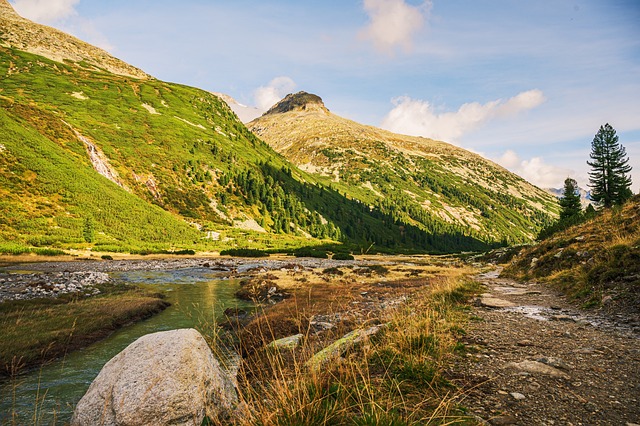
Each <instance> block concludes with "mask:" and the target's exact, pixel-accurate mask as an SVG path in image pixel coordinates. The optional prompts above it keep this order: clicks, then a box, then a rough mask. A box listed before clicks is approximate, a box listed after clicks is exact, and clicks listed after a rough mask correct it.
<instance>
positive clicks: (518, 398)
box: [509, 392, 526, 401]
mask: <svg viewBox="0 0 640 426" xmlns="http://www.w3.org/2000/svg"><path fill="white" fill-rule="evenodd" d="M509 395H511V396H512V397H513V399H515V400H516V401H521V400H523V399H525V398H526V396H524V395H523V394H521V393H519V392H511V393H510V394H509Z"/></svg>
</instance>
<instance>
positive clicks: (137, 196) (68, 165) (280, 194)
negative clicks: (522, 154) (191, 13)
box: [0, 2, 555, 253]
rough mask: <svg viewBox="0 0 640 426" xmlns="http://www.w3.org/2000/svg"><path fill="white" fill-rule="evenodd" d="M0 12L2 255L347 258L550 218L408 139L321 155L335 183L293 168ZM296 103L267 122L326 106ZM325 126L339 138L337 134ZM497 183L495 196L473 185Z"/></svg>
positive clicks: (485, 174)
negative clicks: (340, 250) (32, 250)
mask: <svg viewBox="0 0 640 426" xmlns="http://www.w3.org/2000/svg"><path fill="white" fill-rule="evenodd" d="M0 6H1V7H0V25H2V30H1V31H0V129H1V130H2V131H1V133H0V195H1V198H0V252H14V253H15V252H20V251H24V250H27V249H28V248H29V247H53V248H62V249H70V248H92V249H93V250H96V251H98V250H103V251H135V252H146V251H167V250H169V251H174V250H185V249H188V250H199V251H204V250H220V249H224V248H261V249H279V250H282V249H287V250H288V249H292V248H295V247H301V246H313V245H321V244H333V243H336V242H338V243H347V244H348V247H349V248H351V249H354V250H355V249H358V248H362V249H368V248H370V247H374V250H377V249H383V250H416V251H428V252H455V251H461V250H484V249H487V248H489V247H493V246H496V245H499V244H502V243H507V242H520V241H523V240H524V241H526V240H528V239H530V238H532V236H533V235H535V234H536V233H537V231H538V229H539V228H540V226H542V225H544V224H545V223H546V221H547V220H548V219H549V212H550V211H551V212H553V209H554V208H555V203H551V202H549V198H550V197H548V196H545V195H544V193H543V192H541V191H539V190H537V189H532V188H533V187H531V186H530V185H529V186H527V185H525V184H524V183H523V181H522V180H521V179H520V180H518V179H519V178H517V179H516V178H515V177H514V176H513V175H510V174H509V175H508V178H504V176H507V175H506V173H507V172H506V171H504V170H502V171H498V172H496V170H495V168H491V167H487V166H486V163H487V162H486V160H483V159H481V157H479V156H473V155H472V154H469V153H466V151H464V152H465V153H466V154H464V155H458V154H454V155H449V154H447V153H446V152H439V151H438V150H437V149H434V148H433V146H431V147H430V148H424V147H418V146H417V145H416V144H415V143H414V144H413V145H411V144H410V143H409V142H406V141H402V142H401V144H403V145H402V147H401V149H398V147H397V146H391V145H389V144H387V143H386V142H385V141H384V140H383V139H380V140H378V141H376V142H375V143H374V145H373V146H374V148H373V149H369V148H367V150H366V151H365V152H359V153H356V154H354V153H355V151H354V150H355V149H356V148H357V147H354V146H349V145H345V146H343V147H335V146H333V147H331V146H329V147H326V149H323V150H322V151H321V152H322V156H321V158H324V160H323V161H328V162H330V163H332V164H334V165H337V166H338V167H339V169H336V170H334V171H332V173H334V172H335V173H338V175H337V176H338V178H337V179H334V177H335V175H333V174H332V175H330V176H328V175H326V174H324V173H317V172H316V171H317V170H314V169H313V168H312V167H306V168H305V170H301V169H300V168H298V167H296V165H294V164H299V165H300V164H301V163H300V162H299V161H297V159H296V157H295V156H293V157H291V156H290V155H289V154H290V153H288V152H287V153H285V154H287V157H289V158H291V159H292V161H293V162H291V161H290V160H289V159H286V158H285V157H284V156H282V155H281V154H278V153H277V152H276V151H274V149H273V148H272V147H271V146H270V145H268V144H266V143H265V142H263V141H262V140H261V139H259V138H258V137H257V136H255V135H254V133H252V132H250V131H249V130H248V129H247V128H246V127H245V126H244V125H243V124H242V123H241V122H240V121H239V120H238V118H237V117H236V115H235V114H234V113H233V112H232V110H231V109H230V108H229V107H228V106H227V104H226V103H224V102H223V101H222V100H221V99H220V98H219V97H217V96H215V95H213V94H211V93H209V92H206V91H203V90H200V89H196V88H192V87H187V86H183V85H179V84H173V83H167V82H162V81H159V80H156V79H154V78H152V77H150V76H148V75H147V74H145V73H144V72H143V71H141V70H139V69H137V68H135V67H132V66H130V65H128V64H126V63H124V62H122V61H120V60H118V59H116V58H114V57H112V56H110V55H109V54H108V53H107V52H105V51H103V50H100V49H98V48H95V47H93V46H91V45H89V44H87V43H84V42H82V41H81V40H78V39H75V38H73V37H71V36H69V35H67V34H65V33H62V32H60V31H58V30H55V29H53V28H50V27H46V26H43V25H39V24H36V23H33V22H31V21H28V20H26V19H24V18H21V17H20V16H18V15H17V14H16V13H15V12H14V11H13V9H12V8H11V6H10V5H9V4H8V3H6V2H0ZM29 52H31V53H29ZM42 55H44V56H42ZM295 100H296V99H294V101H295ZM297 100H298V101H300V102H297V103H296V102H292V103H290V104H281V105H280V107H282V108H281V109H282V111H280V110H278V108H277V106H276V108H275V109H274V110H273V111H272V112H273V114H271V115H270V116H271V117H274V116H284V115H286V114H285V113H287V111H288V110H289V109H291V108H297V109H301V108H302V109H305V108H310V109H313V108H316V109H323V108H324V105H323V104H322V100H321V99H320V98H319V97H317V96H312V95H309V96H308V97H307V98H305V99H297ZM311 103H313V105H314V107H313V108H311ZM333 124H335V123H333ZM354 124H355V123H354ZM368 129H374V128H368ZM329 130H331V131H333V132H334V133H333V134H330V135H329V136H328V137H332V138H336V139H340V137H341V136H340V131H342V127H340V126H334V127H333V128H330V129H329ZM288 131H289V132H290V134H287V135H286V136H287V137H289V136H292V135H295V134H296V129H288ZM371 131H373V132H383V131H382V130H379V129H374V130H367V132H371ZM367 132H364V133H363V134H365V137H363V140H364V141H365V142H367V143H369V139H370V138H369V136H367V134H366V133H367ZM384 133H385V134H388V132H384ZM310 134H313V132H310ZM391 135H392V134H391ZM396 136H398V135H395V136H394V137H396ZM354 142H355V145H357V143H358V140H355V141H353V140H351V143H352V145H353V144H354ZM399 143H400V142H399ZM440 144H441V146H446V147H447V148H446V150H449V149H450V148H449V147H451V146H450V145H447V144H443V143H440ZM309 146H313V144H310V145H309ZM434 146H435V145H434ZM305 148H306V146H298V154H299V155H306V154H305ZM425 149H426V151H425ZM438 149H439V148H438ZM451 149H452V148H451ZM456 149H457V148H456ZM457 150H458V151H456V152H458V153H459V152H463V150H460V149H457ZM467 154H468V155H467ZM380 158H384V159H385V161H380ZM442 159H445V160H446V162H447V164H448V165H447V166H446V167H445V166H443V162H442V161H441V160H442ZM387 160H389V161H387ZM470 164H472V165H473V166H472V169H473V170H474V174H473V175H469V174H468V170H469V167H470ZM303 166H308V165H304V164H303ZM314 167H316V166H314ZM317 167H323V166H322V164H320V165H318V166H317ZM496 173H497V174H496ZM496 177H497V179H498V181H499V182H500V185H503V186H504V187H503V188H502V189H501V190H499V191H496V190H488V189H487V188H486V185H484V184H482V183H480V184H476V185H470V184H469V182H470V181H474V182H493V181H495V180H496ZM514 191H515V192H514ZM514 193H515V194H516V195H517V196H513V194H514ZM522 194H525V195H522Z"/></svg>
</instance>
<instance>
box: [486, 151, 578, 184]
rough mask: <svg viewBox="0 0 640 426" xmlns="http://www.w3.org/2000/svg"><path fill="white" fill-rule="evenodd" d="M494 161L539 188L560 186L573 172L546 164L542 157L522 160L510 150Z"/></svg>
mask: <svg viewBox="0 0 640 426" xmlns="http://www.w3.org/2000/svg"><path fill="white" fill-rule="evenodd" d="M495 161H496V162H497V163H498V164H500V165H501V166H502V167H504V168H506V169H508V170H510V171H512V172H514V173H515V174H517V175H520V176H521V177H523V178H524V179H525V180H527V181H529V182H531V183H533V184H534V185H536V186H538V187H540V188H562V186H563V184H564V180H565V179H566V178H567V177H569V176H572V175H574V174H575V173H574V171H573V170H570V169H566V168H563V167H558V166H554V165H551V164H546V163H545V161H544V159H543V158H542V157H533V158H531V159H529V160H523V159H521V158H520V157H519V156H518V154H516V153H515V152H514V151H512V150H507V151H506V152H505V153H504V154H502V156H501V157H500V158H497V159H496V160H495Z"/></svg>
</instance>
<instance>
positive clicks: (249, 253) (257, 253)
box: [220, 248, 269, 257]
mask: <svg viewBox="0 0 640 426" xmlns="http://www.w3.org/2000/svg"><path fill="white" fill-rule="evenodd" d="M220 254H221V255H223V256H235V257H269V253H267V252H266V251H262V250H258V249H247V248H239V249H227V250H222V251H221V252H220Z"/></svg>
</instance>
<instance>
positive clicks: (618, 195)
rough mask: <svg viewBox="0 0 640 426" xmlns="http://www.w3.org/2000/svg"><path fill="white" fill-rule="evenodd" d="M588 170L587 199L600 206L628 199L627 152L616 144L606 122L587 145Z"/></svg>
mask: <svg viewBox="0 0 640 426" xmlns="http://www.w3.org/2000/svg"><path fill="white" fill-rule="evenodd" d="M590 157H591V160H592V161H587V164H588V165H590V166H591V167H592V171H591V172H589V186H590V187H591V199H592V200H593V201H594V202H596V203H597V204H598V205H600V206H602V207H605V208H607V207H611V206H614V205H621V204H624V202H625V201H627V200H628V199H629V198H631V196H632V195H633V194H632V192H631V189H630V187H631V177H630V176H628V175H627V174H628V173H629V172H630V171H631V166H629V164H628V163H629V158H628V157H627V152H626V150H625V149H624V147H623V146H622V145H620V144H619V143H618V136H617V135H616V131H615V129H614V128H613V127H611V125H609V123H607V124H605V125H604V126H600V130H598V133H596V135H595V137H594V138H593V142H591V155H590Z"/></svg>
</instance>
